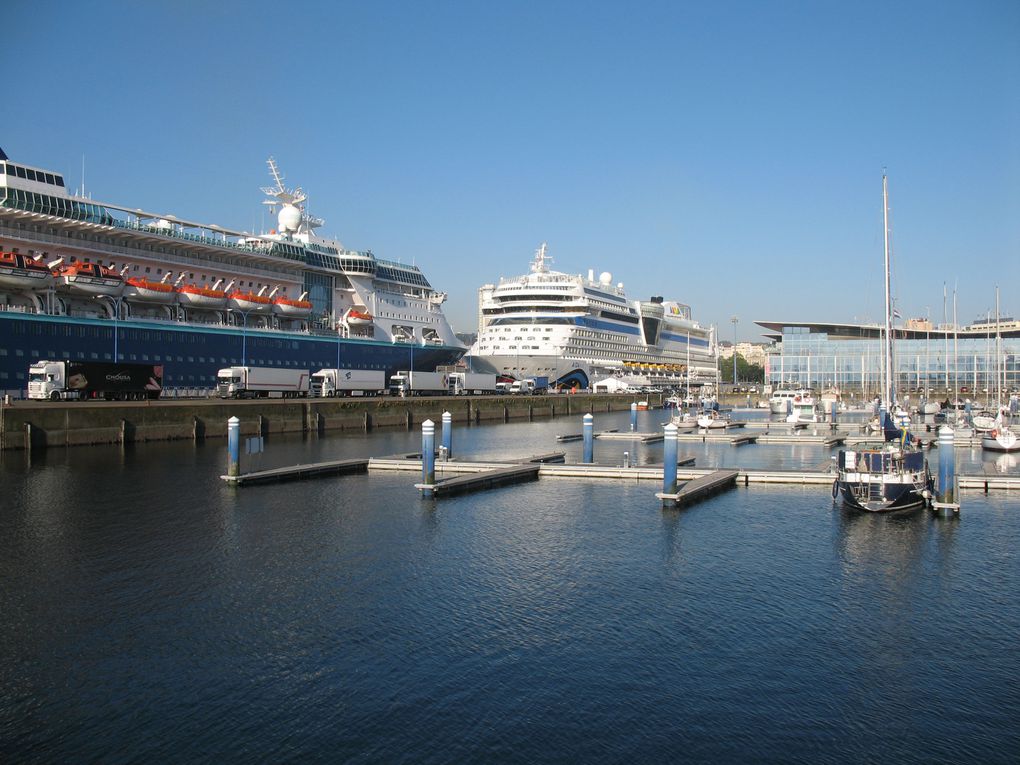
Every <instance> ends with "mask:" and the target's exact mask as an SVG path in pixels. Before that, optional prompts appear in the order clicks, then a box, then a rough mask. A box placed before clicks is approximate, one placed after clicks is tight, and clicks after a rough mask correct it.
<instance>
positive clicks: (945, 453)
mask: <svg viewBox="0 0 1020 765" xmlns="http://www.w3.org/2000/svg"><path fill="white" fill-rule="evenodd" d="M954 435H955V434H954V432H953V429H952V428H950V427H949V426H948V425H944V426H942V428H941V429H940V430H939V485H938V494H937V497H936V499H937V502H935V510H937V511H938V512H939V514H940V515H948V514H949V513H950V512H953V511H955V510H959V509H960V505H959V503H957V501H956V449H955V448H954V447H953V436H954Z"/></svg>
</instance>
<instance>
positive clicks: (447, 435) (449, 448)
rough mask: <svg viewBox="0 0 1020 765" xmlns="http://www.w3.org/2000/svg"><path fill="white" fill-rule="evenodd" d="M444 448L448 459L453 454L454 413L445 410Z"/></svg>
mask: <svg viewBox="0 0 1020 765" xmlns="http://www.w3.org/2000/svg"><path fill="white" fill-rule="evenodd" d="M443 448H444V449H446V459H450V457H451V456H452V455H453V415H452V414H450V413H449V412H443Z"/></svg>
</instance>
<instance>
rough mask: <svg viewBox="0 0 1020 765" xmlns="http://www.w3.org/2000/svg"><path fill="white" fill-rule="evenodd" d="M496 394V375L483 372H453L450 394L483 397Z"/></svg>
mask: <svg viewBox="0 0 1020 765" xmlns="http://www.w3.org/2000/svg"><path fill="white" fill-rule="evenodd" d="M495 392H496V375H490V374H483V373H481V372H451V373H450V393H453V394H454V395H460V396H464V395H468V396H470V395H472V394H473V395H475V396H481V395H485V394H488V393H495Z"/></svg>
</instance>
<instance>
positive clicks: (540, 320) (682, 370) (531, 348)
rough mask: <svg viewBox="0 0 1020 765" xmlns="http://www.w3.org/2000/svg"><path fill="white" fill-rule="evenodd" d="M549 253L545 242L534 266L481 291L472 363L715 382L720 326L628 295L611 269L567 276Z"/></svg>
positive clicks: (561, 374) (553, 374) (590, 378)
mask: <svg viewBox="0 0 1020 765" xmlns="http://www.w3.org/2000/svg"><path fill="white" fill-rule="evenodd" d="M550 260H551V258H550V257H549V256H548V255H547V254H546V245H545V244H543V245H542V246H541V247H540V248H539V249H538V251H537V252H536V253H535V260H534V261H533V262H532V264H531V273H529V274H525V275H524V276H515V277H511V278H501V279H500V281H499V284H497V285H492V284H487V285H485V286H483V287H482V288H481V289H480V290H479V298H478V300H479V314H480V316H479V328H478V340H477V341H476V342H475V344H474V345H473V346H472V347H471V350H470V351H468V354H467V356H466V358H465V361H466V362H467V363H468V365H469V366H470V367H471V368H472V369H474V370H475V371H479V372H495V373H496V374H498V375H501V376H503V377H505V378H512V379H521V378H524V377H542V376H544V377H548V378H549V382H550V383H552V384H555V385H558V386H571V387H580V388H588V387H592V386H594V384H595V383H596V382H598V381H599V380H601V379H603V378H605V377H609V376H613V377H623V378H625V379H626V378H632V379H635V380H637V379H643V380H645V381H647V383H648V384H650V385H668V386H674V387H682V386H684V385H686V384H687V383H689V384H690V386H691V387H700V386H704V385H707V384H713V385H714V384H715V383H716V381H717V369H718V349H717V345H716V337H715V330H714V329H713V328H711V327H703V326H701V325H700V324H698V323H697V322H696V321H694V320H692V319H691V309H690V307H689V306H686V305H683V304H682V303H677V302H674V301H671V300H663V299H662V298H661V297H652V298H651V299H650V300H647V301H643V300H628V299H627V296H626V294H625V293H624V290H623V285H622V284H616V285H614V284H613V277H612V275H611V274H609V273H603V274H601V275H600V276H599V278H598V280H596V279H595V275H594V272H589V274H588V277H587V278H585V277H583V276H579V275H571V274H565V273H561V272H559V271H552V270H550V268H549V262H550ZM688 373H689V376H688Z"/></svg>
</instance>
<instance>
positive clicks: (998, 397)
mask: <svg viewBox="0 0 1020 765" xmlns="http://www.w3.org/2000/svg"><path fill="white" fill-rule="evenodd" d="M1000 364H1002V332H1001V331H1000V330H999V285H998V284H996V285H995V402H996V406H998V407H999V409H998V411H1001V410H1002V388H1003V385H1002V377H1003V372H1002V371H1000V368H999V365H1000ZM1002 369H1003V370H1004V369H1005V365H1004V364H1003V366H1002Z"/></svg>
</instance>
